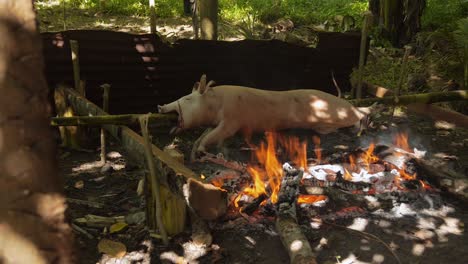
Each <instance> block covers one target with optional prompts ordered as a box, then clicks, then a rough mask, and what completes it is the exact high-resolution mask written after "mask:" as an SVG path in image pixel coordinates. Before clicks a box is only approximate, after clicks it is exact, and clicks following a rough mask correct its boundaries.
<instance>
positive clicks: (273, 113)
mask: <svg viewBox="0 0 468 264" xmlns="http://www.w3.org/2000/svg"><path fill="white" fill-rule="evenodd" d="M212 84H213V82H211V81H210V82H209V83H208V84H207V83H206V75H203V76H202V77H201V79H200V82H197V83H195V85H194V87H193V89H192V93H191V94H189V95H186V96H184V97H182V98H180V99H179V100H177V101H174V102H172V103H170V104H167V105H163V106H158V108H159V112H160V113H167V112H172V111H175V112H177V113H178V115H179V124H178V126H177V127H175V128H173V129H172V130H171V132H176V133H177V132H180V131H181V130H184V129H189V128H194V127H199V126H212V127H214V129H213V130H211V131H210V132H209V133H207V134H204V135H202V138H201V139H200V144H199V145H198V147H197V149H196V151H201V152H204V151H206V147H207V146H209V145H211V144H214V143H218V145H220V144H222V143H223V141H224V140H225V139H226V138H229V137H231V136H233V135H234V134H235V133H236V132H238V131H240V130H245V131H251V132H255V131H274V130H280V129H288V128H308V129H313V130H315V131H317V132H318V133H320V134H327V133H330V132H333V131H335V130H336V129H338V128H343V127H350V126H353V125H358V124H359V123H360V120H361V119H363V118H364V117H366V116H367V115H368V114H369V113H370V111H371V109H370V108H363V107H361V108H357V107H354V106H353V105H351V104H350V103H349V102H348V101H346V100H344V99H341V98H338V97H336V96H334V95H331V94H328V93H325V92H322V91H318V90H309V89H307V90H291V91H267V90H259V89H254V88H248V87H242V86H234V85H221V86H216V87H212Z"/></svg>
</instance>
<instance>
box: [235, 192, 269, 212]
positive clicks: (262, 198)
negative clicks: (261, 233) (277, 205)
mask: <svg viewBox="0 0 468 264" xmlns="http://www.w3.org/2000/svg"><path fill="white" fill-rule="evenodd" d="M267 198H268V197H267V196H266V194H262V195H260V196H258V197H257V198H255V199H254V200H253V201H252V202H251V203H248V204H245V205H243V206H242V208H241V210H240V211H241V212H242V213H245V214H248V215H250V214H252V213H253V212H254V211H255V210H257V209H258V207H259V206H260V204H261V203H262V202H263V201H265V199H267Z"/></svg>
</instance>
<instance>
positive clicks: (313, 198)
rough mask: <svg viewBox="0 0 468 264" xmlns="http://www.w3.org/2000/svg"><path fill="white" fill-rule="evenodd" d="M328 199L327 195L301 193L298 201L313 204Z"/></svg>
mask: <svg viewBox="0 0 468 264" xmlns="http://www.w3.org/2000/svg"><path fill="white" fill-rule="evenodd" d="M326 199H327V197H326V196H325V195H309V194H300V195H299V196H298V197H297V203H298V204H313V203H316V202H320V201H323V200H326Z"/></svg>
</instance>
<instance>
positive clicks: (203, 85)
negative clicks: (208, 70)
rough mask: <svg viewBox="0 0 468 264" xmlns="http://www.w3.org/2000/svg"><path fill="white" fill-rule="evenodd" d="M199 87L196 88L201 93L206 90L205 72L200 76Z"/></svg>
mask: <svg viewBox="0 0 468 264" xmlns="http://www.w3.org/2000/svg"><path fill="white" fill-rule="evenodd" d="M199 87H200V88H199V89H198V91H199V92H200V93H201V94H203V93H204V92H205V90H206V74H203V75H202V76H201V78H200V86H199Z"/></svg>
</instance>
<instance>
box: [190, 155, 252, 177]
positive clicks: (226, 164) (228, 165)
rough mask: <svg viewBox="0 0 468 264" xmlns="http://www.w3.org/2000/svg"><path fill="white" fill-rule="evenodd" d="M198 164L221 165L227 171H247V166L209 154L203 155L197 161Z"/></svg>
mask: <svg viewBox="0 0 468 264" xmlns="http://www.w3.org/2000/svg"><path fill="white" fill-rule="evenodd" d="M199 161H200V162H207V161H208V162H212V163H214V164H218V165H222V166H224V167H226V168H228V169H232V170H235V171H239V172H241V173H245V172H246V171H247V166H246V165H244V164H242V163H240V162H237V161H229V160H226V159H225V158H224V157H223V156H222V155H214V154H211V153H205V154H204V155H203V157H201V158H200V159H199Z"/></svg>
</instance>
